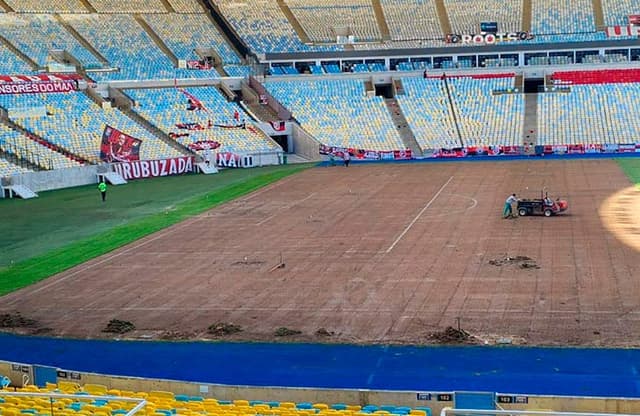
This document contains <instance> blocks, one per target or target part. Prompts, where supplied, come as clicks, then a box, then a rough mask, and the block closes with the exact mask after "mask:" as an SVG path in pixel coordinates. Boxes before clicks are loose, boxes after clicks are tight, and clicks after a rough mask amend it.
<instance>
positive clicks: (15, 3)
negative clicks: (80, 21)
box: [5, 0, 89, 13]
mask: <svg viewBox="0 0 640 416" xmlns="http://www.w3.org/2000/svg"><path fill="white" fill-rule="evenodd" d="M5 2H6V3H7V4H8V5H9V6H10V7H11V8H12V9H13V10H14V11H16V12H19V13H89V10H87V8H86V7H84V6H83V5H82V2H81V1H80V0H5Z"/></svg>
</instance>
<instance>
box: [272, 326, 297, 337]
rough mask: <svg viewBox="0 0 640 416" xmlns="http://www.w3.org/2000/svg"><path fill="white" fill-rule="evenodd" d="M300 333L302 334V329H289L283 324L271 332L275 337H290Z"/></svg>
mask: <svg viewBox="0 0 640 416" xmlns="http://www.w3.org/2000/svg"><path fill="white" fill-rule="evenodd" d="M300 334H302V331H298V330H297V329H289V328H286V327H284V326H281V327H280V328H278V329H276V330H275V332H274V333H273V335H275V336H276V337H290V336H293V335H300Z"/></svg>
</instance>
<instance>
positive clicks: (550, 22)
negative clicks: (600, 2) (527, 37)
mask: <svg viewBox="0 0 640 416" xmlns="http://www.w3.org/2000/svg"><path fill="white" fill-rule="evenodd" d="M531 20H532V21H531V32H532V33H534V34H536V35H540V34H547V35H551V36H543V37H539V38H538V39H537V41H538V42H558V41H562V40H564V41H585V40H597V39H603V38H604V36H605V35H604V32H598V33H595V32H596V23H595V17H594V12H593V2H592V1H591V0H532V16H531Z"/></svg>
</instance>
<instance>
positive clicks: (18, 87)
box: [0, 74, 82, 95]
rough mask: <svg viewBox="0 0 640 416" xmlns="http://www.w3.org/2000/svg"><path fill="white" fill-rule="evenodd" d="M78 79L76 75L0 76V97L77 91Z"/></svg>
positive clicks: (79, 77)
mask: <svg viewBox="0 0 640 416" xmlns="http://www.w3.org/2000/svg"><path fill="white" fill-rule="evenodd" d="M79 79H82V77H81V76H79V75H78V74H38V75H0V95H8V94H52V93H64V92H71V91H77V90H78V80H79Z"/></svg>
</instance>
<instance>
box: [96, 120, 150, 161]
mask: <svg viewBox="0 0 640 416" xmlns="http://www.w3.org/2000/svg"><path fill="white" fill-rule="evenodd" d="M141 144H142V140H140V139H136V138H135V137H132V136H129V135H128V134H126V133H123V132H121V131H120V130H118V129H116V128H113V127H111V126H105V128H104V131H103V132H102V144H101V145H100V159H101V160H104V161H105V162H131V161H134V160H140V145H141Z"/></svg>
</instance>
